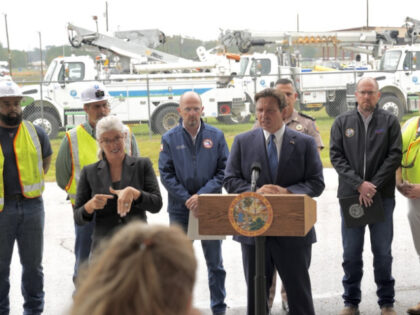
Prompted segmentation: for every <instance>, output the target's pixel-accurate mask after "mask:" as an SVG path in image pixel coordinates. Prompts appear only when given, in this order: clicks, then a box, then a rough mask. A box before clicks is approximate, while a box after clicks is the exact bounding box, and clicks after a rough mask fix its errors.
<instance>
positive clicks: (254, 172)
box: [251, 162, 261, 192]
mask: <svg viewBox="0 0 420 315" xmlns="http://www.w3.org/2000/svg"><path fill="white" fill-rule="evenodd" d="M260 172H261V163H259V162H254V163H252V165H251V191H252V192H255V191H256V190H257V180H258V177H259V176H260Z"/></svg>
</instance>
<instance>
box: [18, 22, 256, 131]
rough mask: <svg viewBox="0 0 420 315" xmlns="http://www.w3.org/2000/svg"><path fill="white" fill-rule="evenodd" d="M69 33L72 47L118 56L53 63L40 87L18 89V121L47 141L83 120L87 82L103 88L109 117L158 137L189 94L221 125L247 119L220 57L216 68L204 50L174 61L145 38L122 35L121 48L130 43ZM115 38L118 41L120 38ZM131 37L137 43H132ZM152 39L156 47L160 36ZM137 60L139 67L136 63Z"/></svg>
mask: <svg viewBox="0 0 420 315" xmlns="http://www.w3.org/2000/svg"><path fill="white" fill-rule="evenodd" d="M69 29H71V31H72V32H75V30H77V32H76V34H73V35H72V36H69V39H70V42H71V43H72V45H76V44H77V45H82V44H85V45H88V46H90V47H96V48H98V49H99V50H100V52H102V53H109V52H113V53H116V52H118V53H117V57H119V58H115V56H114V57H113V58H114V61H111V62H110V61H109V59H108V58H106V57H103V58H99V57H98V58H97V59H96V60H95V61H94V60H93V59H92V58H91V57H89V56H71V57H59V58H55V59H54V60H53V61H52V62H51V64H50V65H49V67H48V70H47V72H46V74H45V77H44V79H43V83H42V85H41V87H40V86H39V85H34V86H24V88H23V94H24V95H25V96H26V100H25V101H24V104H26V106H25V108H24V111H23V114H24V117H25V118H26V119H28V120H30V121H33V122H34V123H35V124H39V125H42V126H43V127H44V129H46V131H47V133H48V134H49V136H50V137H51V138H53V137H55V136H56V135H57V132H58V131H59V129H60V128H66V129H68V128H71V127H72V126H74V125H76V123H79V122H80V121H83V120H84V119H85V116H84V112H83V104H82V103H81V101H80V94H81V91H82V89H83V86H84V82H86V81H93V80H97V81H101V82H103V83H104V84H105V86H106V87H107V89H108V91H109V93H110V95H111V96H112V100H111V101H110V105H111V114H115V115H118V116H119V117H120V118H121V119H122V120H123V121H124V122H126V123H139V122H149V123H150V126H151V129H152V130H153V131H154V132H155V133H161V134H162V133H164V132H166V131H167V130H169V129H170V128H172V127H174V126H175V125H176V124H177V123H178V120H179V115H178V112H177V107H178V105H179V104H178V103H179V98H180V96H181V95H182V94H183V93H184V92H186V91H189V90H193V91H195V92H197V93H198V94H199V95H200V96H201V98H202V101H203V105H204V116H205V117H216V118H217V119H218V120H220V121H223V122H226V123H241V122H245V121H248V120H249V118H250V111H249V103H248V102H247V99H246V96H245V94H244V93H243V90H242V88H240V89H238V88H235V86H234V85H233V84H232V82H233V81H232V76H233V75H234V73H231V70H230V68H229V65H230V64H231V62H235V61H233V60H232V59H231V58H226V56H221V57H222V62H219V60H220V59H221V58H219V57H217V58H212V56H210V55H209V54H208V53H207V51H206V50H205V49H204V48H199V49H198V52H197V53H198V54H199V56H201V59H202V61H192V60H187V59H183V58H177V57H176V56H172V55H169V54H166V53H161V52H158V51H155V50H154V49H152V48H148V47H146V46H145V44H144V43H145V39H144V38H145V37H147V34H148V33H147V32H146V33H139V32H141V31H131V32H128V33H127V34H126V35H125V37H128V38H131V42H133V43H131V44H127V42H128V43H129V42H130V41H127V40H124V39H121V38H116V37H111V36H108V35H102V34H99V33H97V32H93V33H89V31H87V30H84V29H80V28H76V27H75V26H73V25H70V26H69ZM133 34H136V35H133ZM139 34H146V35H145V36H143V37H141V36H140V35H139ZM153 34H156V33H153ZM158 34H159V33H158ZM119 36H121V37H124V36H123V35H122V34H121V33H120V34H119ZM135 36H137V37H138V38H142V39H141V40H136V39H135V38H134V37H135ZM137 37H136V38H137ZM156 38H158V40H159V41H161V39H162V36H157V37H156ZM134 42H135V43H134ZM146 42H147V41H146ZM149 44H150V43H149V42H148V45H149ZM77 45H76V46H77ZM150 45H151V46H153V44H150ZM133 47H134V48H133ZM138 47H143V48H142V49H143V50H141V49H138ZM149 57H150V58H149ZM141 58H143V62H142V61H140V62H139V60H140V59H141ZM122 59H125V60H126V63H125V68H124V67H122V68H121V67H118V64H119V61H120V60H122ZM133 60H135V61H134V62H133ZM144 60H146V62H144ZM197 69H198V70H197ZM149 118H150V120H149Z"/></svg>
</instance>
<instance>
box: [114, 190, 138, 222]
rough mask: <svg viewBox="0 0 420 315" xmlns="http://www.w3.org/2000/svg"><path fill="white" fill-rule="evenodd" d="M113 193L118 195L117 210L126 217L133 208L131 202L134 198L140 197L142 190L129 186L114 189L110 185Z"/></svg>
mask: <svg viewBox="0 0 420 315" xmlns="http://www.w3.org/2000/svg"><path fill="white" fill-rule="evenodd" d="M109 191H110V192H111V194H114V195H117V196H118V202H117V212H118V214H119V215H120V216H121V217H125V216H126V215H127V213H129V212H130V210H131V204H132V203H133V200H136V199H138V198H139V197H140V195H141V192H140V190H138V189H135V188H134V187H131V186H127V187H125V188H124V189H113V188H112V187H109Z"/></svg>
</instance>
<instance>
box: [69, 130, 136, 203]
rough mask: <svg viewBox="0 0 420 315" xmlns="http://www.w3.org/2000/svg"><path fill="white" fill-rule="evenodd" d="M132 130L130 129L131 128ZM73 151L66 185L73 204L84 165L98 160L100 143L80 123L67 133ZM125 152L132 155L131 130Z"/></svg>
mask: <svg viewBox="0 0 420 315" xmlns="http://www.w3.org/2000/svg"><path fill="white" fill-rule="evenodd" d="M129 131H130V130H129ZM66 136H67V140H68V143H69V145H70V152H71V164H72V175H71V178H70V180H69V182H68V184H67V186H66V188H65V189H66V191H67V194H68V195H69V198H70V201H71V204H72V205H74V204H75V201H76V191H77V184H78V183H79V179H80V174H81V172H82V169H83V167H85V166H86V165H89V164H92V163H95V162H97V161H98V155H97V153H98V143H97V141H96V139H95V138H93V137H92V136H91V135H90V134H89V133H88V132H87V131H86V129H85V128H84V127H83V125H79V126H77V127H76V128H73V129H71V130H70V131H68V132H67V133H66ZM124 148H125V152H127V154H129V155H131V131H130V132H129V135H128V136H127V137H126V139H125V143H124Z"/></svg>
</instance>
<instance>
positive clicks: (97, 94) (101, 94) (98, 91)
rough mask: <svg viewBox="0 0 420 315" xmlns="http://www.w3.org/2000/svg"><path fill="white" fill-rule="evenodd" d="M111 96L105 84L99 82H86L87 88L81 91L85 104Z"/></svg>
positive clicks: (105, 99)
mask: <svg viewBox="0 0 420 315" xmlns="http://www.w3.org/2000/svg"><path fill="white" fill-rule="evenodd" d="M110 98H111V97H110V96H109V93H108V91H107V90H106V88H105V86H104V85H103V84H102V83H99V82H89V83H87V84H86V88H85V89H84V90H83V91H82V93H81V99H82V103H83V104H90V103H95V102H99V101H107V100H109V99H110Z"/></svg>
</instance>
